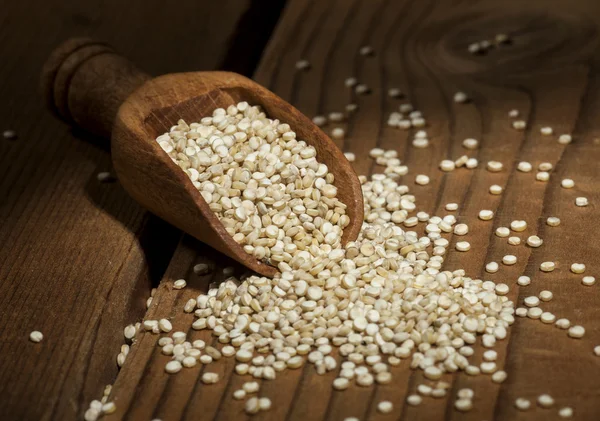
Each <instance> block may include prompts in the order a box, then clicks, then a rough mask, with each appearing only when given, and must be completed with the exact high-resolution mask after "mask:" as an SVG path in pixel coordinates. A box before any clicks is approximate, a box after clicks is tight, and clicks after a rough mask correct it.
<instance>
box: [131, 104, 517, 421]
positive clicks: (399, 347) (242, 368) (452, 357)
mask: <svg viewBox="0 0 600 421" xmlns="http://www.w3.org/2000/svg"><path fill="white" fill-rule="evenodd" d="M157 141H158V143H159V144H160V146H161V147H162V148H163V150H164V151H165V152H167V153H168V154H169V156H170V157H171V158H172V159H173V161H174V162H176V163H177V164H178V165H179V166H180V167H181V168H182V170H184V171H185V172H186V173H187V174H188V175H189V177H190V179H191V180H192V183H193V184H194V186H195V187H196V188H198V190H199V191H200V192H201V194H202V196H203V197H204V199H205V200H206V201H207V203H209V205H210V207H211V209H212V210H213V211H214V212H215V214H216V215H217V216H218V217H219V219H220V220H221V221H222V222H223V224H224V225H225V227H226V229H227V231H228V232H229V233H230V234H231V235H232V236H233V238H234V239H235V240H236V241H237V242H238V243H240V244H242V245H243V246H244V250H246V252H248V253H250V254H253V255H254V256H256V257H257V258H259V259H263V260H265V261H267V262H269V263H271V264H273V265H276V266H277V267H278V268H279V270H280V271H281V273H280V274H278V275H277V276H275V278H273V279H269V278H266V277H262V276H249V277H247V278H245V279H243V280H240V279H236V278H234V277H230V278H228V279H226V280H225V281H224V282H222V283H221V284H220V285H218V286H217V287H215V288H212V289H210V290H209V291H208V294H206V295H204V294H201V295H199V296H198V297H197V298H196V299H192V300H190V302H189V303H187V305H186V311H188V312H191V311H194V312H195V315H196V316H197V320H196V321H195V322H194V323H193V325H192V328H193V329H196V330H200V329H211V330H212V331H213V335H214V336H216V337H217V338H218V342H219V343H220V344H222V346H221V347H220V350H219V349H217V348H216V347H212V346H208V345H207V344H206V343H205V342H204V341H201V340H196V341H188V340H187V335H186V334H185V333H184V332H175V333H172V334H171V336H166V337H162V338H160V340H159V345H160V346H162V351H163V353H164V354H166V355H170V356H172V360H171V361H169V363H168V364H167V365H166V368H165V369H166V371H167V372H169V373H176V372H178V371H180V370H181V369H182V367H193V366H195V365H196V364H197V363H198V362H201V363H204V364H210V363H211V362H212V361H214V360H216V359H219V358H221V356H222V355H225V356H232V357H234V358H235V359H236V360H237V366H236V372H237V373H238V374H250V375H252V376H253V377H255V378H258V379H275V378H276V377H277V373H278V372H281V371H283V370H286V369H296V368H299V367H301V366H302V365H303V364H304V363H305V361H309V362H310V363H312V364H314V365H315V367H316V370H317V372H318V373H320V374H323V373H326V372H328V371H332V370H336V369H337V366H338V363H337V361H336V359H335V358H334V357H333V347H334V346H335V347H339V354H340V355H341V356H342V357H343V359H344V362H343V363H342V368H341V370H340V371H339V376H338V378H336V379H335V381H334V383H333V386H334V387H335V388H336V389H340V390H341V389H345V388H346V387H348V385H349V384H350V383H352V382H355V383H356V384H358V385H360V386H368V385H371V384H373V383H374V382H378V383H389V382H390V381H391V373H390V366H395V365H398V364H400V362H401V360H403V359H408V360H409V361H410V362H409V364H410V365H411V367H413V368H420V369H422V370H423V371H424V374H425V377H426V378H427V379H430V380H435V381H437V380H439V379H440V378H441V376H442V374H443V373H447V372H455V371H458V370H466V371H468V372H470V373H471V374H475V372H477V373H480V372H483V373H486V374H489V375H494V373H503V372H501V371H498V368H497V367H496V363H495V362H493V361H486V362H484V363H482V364H481V365H475V364H473V363H471V362H470V361H469V357H470V356H471V355H472V354H473V348H472V347H471V346H472V345H473V344H474V343H475V342H476V340H477V337H478V336H482V337H483V339H482V342H483V345H484V346H485V347H488V348H493V347H494V345H495V343H496V341H497V340H502V339H504V338H505V337H506V335H507V329H508V327H509V326H510V325H511V324H512V323H513V322H514V317H513V314H514V312H515V310H514V304H513V302H512V301H510V300H509V299H508V298H507V297H505V296H504V294H505V293H506V292H505V290H504V289H499V290H497V288H496V284H494V283H493V282H490V281H485V282H484V281H482V280H480V279H472V278H469V277H467V276H466V274H465V271H464V270H455V271H442V270H441V269H442V264H443V262H444V255H445V254H446V250H447V248H448V245H449V242H448V240H446V239H444V238H442V236H441V233H442V232H446V233H449V232H452V231H453V229H454V226H455V224H456V218H455V217H454V216H452V215H447V216H444V217H437V216H431V217H430V216H429V215H427V214H425V215H423V213H420V214H419V218H417V217H411V218H409V213H411V212H413V211H414V210H415V208H416V206H415V197H414V196H413V195H411V194H409V189H408V187H407V186H406V185H400V184H399V183H398V181H397V180H398V179H399V177H400V175H401V174H405V173H406V170H407V169H406V167H402V166H401V163H400V161H399V160H398V159H397V158H395V155H394V156H392V154H387V155H386V156H388V157H389V159H388V158H385V160H386V162H385V163H384V165H386V167H387V168H386V171H385V174H376V175H373V176H372V177H371V178H370V179H368V178H367V177H365V176H360V177H359V178H360V181H361V183H362V190H363V195H364V206H365V220H364V222H363V225H362V229H361V232H360V234H359V236H358V238H357V240H356V241H352V242H349V243H347V244H345V245H342V244H341V236H342V233H343V228H344V227H345V226H346V225H347V224H348V221H349V220H348V216H347V215H345V212H344V211H345V206H344V205H343V203H342V202H340V201H339V200H338V199H337V197H336V194H337V191H336V188H335V187H334V186H333V182H334V179H333V176H332V174H330V173H329V172H328V169H327V167H326V166H325V165H324V164H321V163H319V162H318V156H316V152H315V150H314V148H312V147H310V146H308V145H306V143H305V142H303V141H300V140H297V139H296V134H295V133H294V132H293V131H292V130H291V129H290V127H289V125H287V124H285V123H280V122H278V121H277V120H270V119H268V118H267V117H266V116H265V114H264V113H263V112H261V111H260V109H259V108H258V107H252V106H249V105H248V104H247V103H239V104H237V106H233V105H232V106H230V107H228V108H227V110H225V109H217V110H215V112H214V113H213V116H212V117H207V118H204V119H202V120H201V122H200V123H192V124H190V125H189V126H188V125H187V124H186V123H184V122H183V121H180V122H179V124H178V125H177V126H175V127H173V128H172V130H171V131H170V132H169V133H167V134H164V135H161V136H159V137H158V139H157ZM382 152H383V151H382ZM373 155H378V157H381V159H379V160H378V162H379V161H381V160H382V159H384V157H383V153H382V154H379V153H377V154H373ZM382 162H383V161H382ZM400 167H402V168H400ZM419 220H420V221H426V222H427V227H426V235H424V236H423V235H419V234H418V233H417V232H415V231H411V230H410V227H412V226H414V225H416V224H417V222H418V221H419ZM160 322H161V321H152V320H146V321H145V322H144V324H143V327H144V328H145V329H146V330H150V331H154V332H155V333H158V332H160V331H163V332H169V331H170V328H169V326H167V328H163V327H161V324H160ZM163 326H165V324H164V323H163ZM209 370H210V369H209V368H208V367H207V368H206V370H205V376H203V378H202V380H203V381H204V382H205V383H214V382H216V381H218V376H217V377H215V376H206V375H207V374H211V375H212V374H214V373H209ZM204 377H206V378H204ZM504 377H505V376H502V375H499V374H495V377H492V378H494V379H496V380H497V381H503V380H504ZM246 385H249V386H248V387H244V388H243V389H240V390H238V391H235V393H234V397H235V398H236V399H243V398H245V397H246V395H247V394H250V393H253V392H255V391H257V390H254V389H255V387H254V386H253V385H252V382H249V383H246ZM246 385H245V386H246ZM246 389H248V390H246ZM256 389H257V388H256ZM446 389H447V385H446V384H445V383H444V382H438V383H437V385H435V386H433V387H432V390H435V392H433V391H432V393H433V396H436V395H437V396H440V397H441V396H444V395H445V393H446ZM417 400H418V399H416V398H415V397H411V399H410V401H411V402H414V403H416V401H417ZM469 402H470V401H469ZM469 402H461V404H460V405H459V406H460V407H464V408H467V407H468V406H469V405H468V403H469ZM267 406H270V401H269V402H268V404H267V403H266V402H264V401H263V402H262V403H261V401H260V399H255V398H252V399H250V400H248V401H247V405H246V410H247V411H248V412H250V413H255V412H258V411H260V410H261V409H264V407H267ZM382 410H384V411H387V410H389V408H388V405H383V409H382Z"/></svg>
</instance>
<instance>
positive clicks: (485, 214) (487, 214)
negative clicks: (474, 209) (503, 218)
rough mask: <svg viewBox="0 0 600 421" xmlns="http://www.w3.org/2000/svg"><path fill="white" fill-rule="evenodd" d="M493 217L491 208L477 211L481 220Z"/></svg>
mask: <svg viewBox="0 0 600 421" xmlns="http://www.w3.org/2000/svg"><path fill="white" fill-rule="evenodd" d="M493 217H494V212H493V211H491V210H481V211H479V219H481V220H482V221H489V220H490V219H492V218H493Z"/></svg>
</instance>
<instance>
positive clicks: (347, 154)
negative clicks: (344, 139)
mask: <svg viewBox="0 0 600 421" xmlns="http://www.w3.org/2000/svg"><path fill="white" fill-rule="evenodd" d="M344 156H345V157H346V159H347V160H348V161H349V162H354V161H356V155H354V154H353V153H352V152H344Z"/></svg>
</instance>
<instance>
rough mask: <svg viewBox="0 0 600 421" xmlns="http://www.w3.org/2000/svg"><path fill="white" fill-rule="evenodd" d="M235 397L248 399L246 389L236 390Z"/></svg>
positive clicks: (236, 398)
mask: <svg viewBox="0 0 600 421" xmlns="http://www.w3.org/2000/svg"><path fill="white" fill-rule="evenodd" d="M233 399H235V400H238V401H240V400H242V399H246V391H245V390H244V389H238V390H236V391H234V392H233Z"/></svg>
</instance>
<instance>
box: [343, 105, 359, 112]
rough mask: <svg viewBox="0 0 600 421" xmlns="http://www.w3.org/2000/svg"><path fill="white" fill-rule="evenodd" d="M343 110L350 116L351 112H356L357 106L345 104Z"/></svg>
mask: <svg viewBox="0 0 600 421" xmlns="http://www.w3.org/2000/svg"><path fill="white" fill-rule="evenodd" d="M344 108H345V110H346V112H347V113H348V114H352V113H353V112H355V111H356V110H358V104H354V103H350V104H346V107H344Z"/></svg>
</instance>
